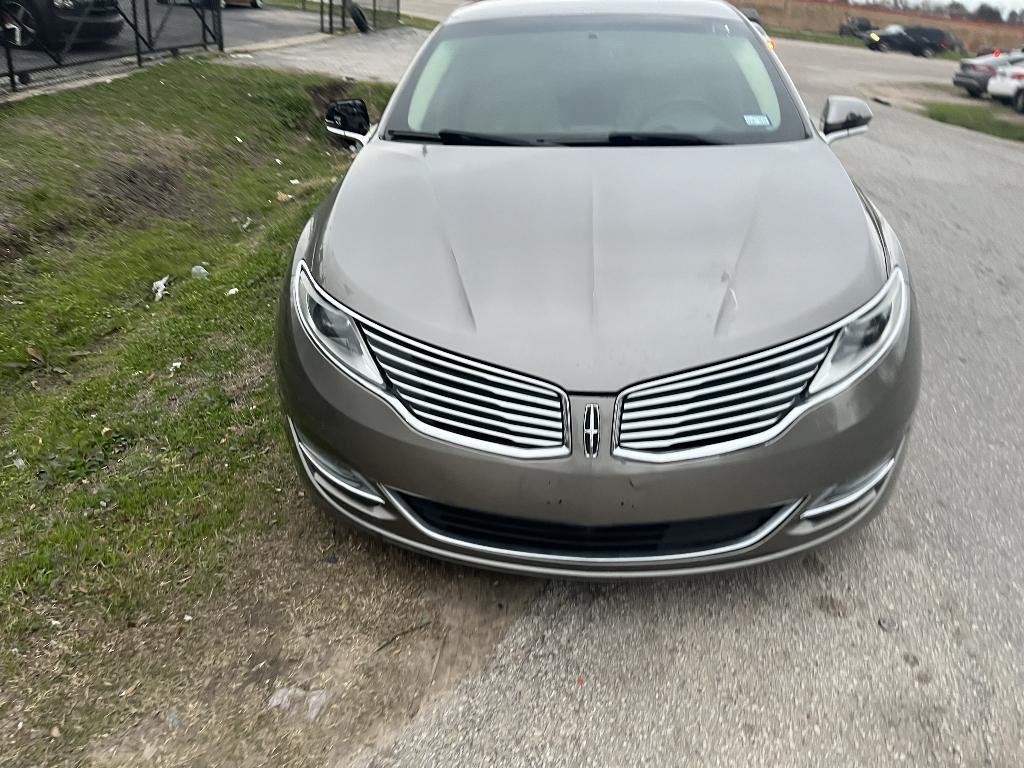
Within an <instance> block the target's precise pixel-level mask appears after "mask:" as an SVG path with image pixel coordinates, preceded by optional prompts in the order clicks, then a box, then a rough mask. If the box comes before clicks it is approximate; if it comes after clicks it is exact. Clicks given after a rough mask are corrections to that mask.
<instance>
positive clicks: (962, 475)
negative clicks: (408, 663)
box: [369, 41, 1024, 766]
mask: <svg viewBox="0 0 1024 768" xmlns="http://www.w3.org/2000/svg"><path fill="white" fill-rule="evenodd" d="M778 52H779V55H780V56H781V58H782V59H783V61H784V62H785V63H786V64H787V66H788V67H789V69H790V72H791V74H792V76H793V78H794V80H795V81H796V83H797V86H798V87H799V88H800V90H801V92H802V93H803V95H804V97H805V98H806V100H807V102H808V105H809V106H810V107H811V109H812V111H814V112H817V111H818V110H819V109H820V108H821V105H822V104H823V102H824V97H825V96H826V95H827V94H828V93H831V92H843V91H846V92H850V91H851V90H855V89H856V88H857V86H863V85H868V84H870V83H871V82H873V81H875V80H878V79H907V80H911V79H935V80H939V79H943V80H945V79H947V78H948V77H949V75H950V73H951V71H952V68H953V66H954V65H953V64H951V63H949V62H935V61H931V62H926V61H919V60H915V59H912V58H911V57H900V56H897V55H894V54H892V55H888V56H882V55H879V54H872V53H870V52H868V51H860V50H858V49H849V50H847V49H839V48H834V47H828V46H821V45H815V44H805V43H796V42H789V41H781V42H780V43H779V48H778ZM875 109H876V119H875V123H874V125H873V126H872V128H871V130H870V132H869V133H868V135H867V136H865V137H860V138H857V139H855V140H851V141H847V142H841V143H839V144H837V145H836V152H837V153H838V154H839V155H840V156H841V158H842V159H843V161H844V162H845V163H846V165H847V167H848V168H849V170H850V172H851V174H852V175H853V176H854V178H855V179H856V180H857V181H858V182H860V183H861V184H862V186H863V187H864V188H865V189H866V190H867V192H868V193H869V194H870V195H871V196H872V197H873V198H874V199H875V201H876V202H877V203H878V205H879V206H880V207H881V209H882V210H883V212H885V214H886V215H887V216H888V217H889V219H890V221H891V222H892V223H893V225H894V226H895V227H896V228H897V230H898V231H899V232H900V233H901V237H902V239H903V244H904V247H905V249H906V250H907V252H908V253H909V254H910V258H911V265H912V269H913V281H914V285H915V288H916V290H917V295H918V301H919V304H920V313H921V320H922V327H923V332H924V341H925V348H924V390H923V393H922V400H921V404H920V407H919V411H918V418H917V424H916V430H915V432H914V435H913V437H912V440H911V445H910V448H909V456H908V462H907V466H906V468H905V471H904V474H903V477H902V479H901V482H900V485H899V487H898V489H897V491H896V493H895V494H894V496H893V499H892V501H891V503H890V506H889V509H888V510H887V512H886V513H885V514H883V515H882V516H881V517H880V518H878V519H877V520H876V521H875V522H874V523H873V524H872V525H870V526H869V527H867V528H866V529H864V530H863V531H862V532H861V533H859V534H857V535H855V536H853V537H852V538H850V539H848V540H845V541H843V542H841V543H838V544H837V545H835V546H833V547H831V548H828V549H825V550H823V551H821V552H819V553H817V554H814V555H810V556H807V557H804V558H802V559H799V560H794V561H790V562H786V563H782V564H778V565H774V566H768V567H763V568H759V569H756V570H752V571H748V572H744V573H740V574H736V575H728V576H723V577H714V578H710V577H709V578H698V579H690V580H682V581H676V582H662V583H652V584H627V585H601V586H592V585H582V584H572V583H570V584H552V585H549V589H547V590H545V592H544V593H543V594H542V595H541V596H540V597H539V598H537V600H536V601H535V602H534V603H533V605H532V607H531V609H530V610H529V611H528V612H527V614H526V615H525V616H524V617H522V618H521V619H519V620H517V621H516V622H514V623H513V624H512V626H511V627H510V629H509V631H508V632H507V634H506V635H505V637H504V639H503V640H502V641H501V642H500V644H498V645H497V646H496V648H495V649H494V652H493V654H492V655H491V660H490V662H489V663H487V664H486V665H485V666H484V667H483V668H482V669H481V670H480V671H479V672H476V673H473V674H471V675H469V676H467V677H465V678H463V679H462V680H461V682H460V683H458V684H457V685H456V686H455V687H454V688H453V689H451V690H450V691H449V692H448V693H447V694H446V695H444V696H443V697H441V698H439V699H438V700H437V701H436V702H435V704H434V705H433V706H431V707H429V708H427V709H425V710H424V711H422V712H421V713H420V715H419V716H418V717H417V718H416V719H415V720H414V721H412V722H411V723H410V724H409V725H408V726H407V727H405V728H404V729H403V730H401V731H399V732H396V733H394V734H392V737H391V741H392V746H391V747H390V749H389V750H388V751H386V753H384V754H380V755H377V756H375V757H374V758H373V759H372V760H370V761H369V764H372V765H376V766H421V765H474V766H483V765H502V766H527V765H529V766H533V765H540V764H543V765H550V766H562V765H564V766H580V765H679V764H686V763H694V764H701V765H705V764H706V765H735V766H750V765H787V766H820V765H826V764H829V765H890V764H893V763H896V762H905V763H907V764H911V765H918V766H921V765H969V766H981V765H994V766H1016V765H1021V764H1022V763H1024V694H1022V693H1021V691H1022V690H1024V675H1022V670H1021V662H1020V657H1021V652H1022V650H1024V622H1022V612H1021V606H1022V605H1024V599H1022V598H1024V594H1022V581H1024V578H1022V574H1024V557H1022V554H1021V552H1022V551H1024V534H1022V533H1021V528H1020V526H1019V525H1018V524H1017V522H1018V519H1019V508H1020V501H1019V500H1020V498H1021V497H1022V495H1024V483H1022V480H1021V471H1020V470H1021V467H1022V466H1024V448H1022V441H1021V440H1020V433H1021V430H1022V426H1024V423H1022V422H1024V419H1022V416H1021V408H1020V404H1021V386H1020V383H1019V378H1018V374H1017V371H1018V369H1019V368H1020V367H1021V365H1022V364H1024V347H1022V343H1021V338H1022V332H1024V327H1022V326H1024V321H1022V318H1021V314H1020V311H1019V308H1020V304H1021V295H1022V292H1024V262H1022V257H1021V256H1020V235H1021V231H1022V226H1021V217H1020V202H1019V201H1020V200H1021V199H1022V196H1024V153H1022V152H1021V151H1020V148H1019V147H1018V146H1015V145H1013V144H1011V143H1009V142H1003V141H1000V140H997V139H992V138H989V137H986V136H982V135H977V134H972V133H969V132H967V131H964V130H962V129H958V128H954V127H949V126H945V125H942V124H939V123H935V122H932V121H930V120H928V119H926V118H923V117H919V116H917V115H913V114H909V113H905V112H901V111H898V110H895V109H890V108H886V107H884V106H880V105H876V107H875Z"/></svg>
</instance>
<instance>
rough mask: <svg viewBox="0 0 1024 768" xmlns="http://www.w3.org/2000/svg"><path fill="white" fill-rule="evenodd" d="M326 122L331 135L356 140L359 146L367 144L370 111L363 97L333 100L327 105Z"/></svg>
mask: <svg viewBox="0 0 1024 768" xmlns="http://www.w3.org/2000/svg"><path fill="white" fill-rule="evenodd" d="M324 124H325V125H326V126H327V131H328V133H330V134H331V135H333V136H338V137H339V138H342V139H345V140H347V141H351V142H355V143H356V144H358V145H359V146H363V145H365V144H366V135H367V134H368V133H369V132H370V113H369V112H368V111H367V109H366V102H365V101H363V100H362V99H345V100H344V101H332V102H331V103H330V104H328V105H327V116H326V117H325V118H324Z"/></svg>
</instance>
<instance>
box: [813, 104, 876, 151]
mask: <svg viewBox="0 0 1024 768" xmlns="http://www.w3.org/2000/svg"><path fill="white" fill-rule="evenodd" d="M872 117H874V115H873V114H872V113H871V107H869V106H868V105H867V104H866V103H865V102H863V101H861V100H860V99H855V98H853V97H851V96H829V97H828V99H827V100H826V101H825V109H824V110H823V111H822V113H821V133H822V135H823V136H824V137H825V141H827V142H828V143H829V144H831V143H832V142H833V141H835V140H836V139H845V138H847V137H849V136H856V135H857V134H858V133H864V132H865V131H866V130H867V129H868V123H870V122H871V118H872Z"/></svg>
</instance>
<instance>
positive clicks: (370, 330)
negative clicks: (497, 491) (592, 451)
mask: <svg viewBox="0 0 1024 768" xmlns="http://www.w3.org/2000/svg"><path fill="white" fill-rule="evenodd" d="M361 327H362V331H363V334H364V337H365V339H366V342H367V344H368V345H369V347H370V350H371V351H372V352H373V356H374V358H375V359H376V361H377V364H378V366H380V369H381V371H382V372H383V373H384V375H385V376H386V377H387V379H388V383H389V384H390V385H391V388H392V390H393V391H394V393H395V395H396V396H397V398H398V399H399V400H400V401H401V403H402V405H404V406H405V407H406V408H407V409H408V411H409V415H411V416H412V417H413V419H410V421H411V423H412V424H413V426H414V427H417V428H418V429H419V430H420V431H421V432H425V433H427V434H431V435H434V436H436V437H441V438H443V439H447V440H451V441H453V442H456V443H460V444H463V445H468V446H470V447H475V448H481V449H483V450H491V451H496V452H499V453H505V454H508V455H514V456H523V457H536V458H541V457H545V456H558V455H564V454H566V453H568V441H567V439H566V435H567V434H568V429H567V428H566V423H565V419H566V416H567V413H568V407H567V406H566V396H565V394H564V393H563V392H562V391H561V390H559V389H557V388H556V387H554V386H552V385H550V384H547V383H545V382H543V381H538V380H536V379H532V378H529V377H527V376H523V375H521V374H518V373H514V372H512V371H507V370H504V369H501V368H495V367H493V366H490V365H485V364H484V363H478V362H476V361H474V360H469V359H467V358H465V357H461V356H459V355H455V354H452V353H451V352H445V351H444V350H441V349H437V348H436V347H431V346H428V345H426V344H423V343H421V342H418V341H413V340H412V339H409V338H406V337H404V336H400V335H398V334H396V333H394V332H392V331H389V330H386V329H384V328H381V327H379V326H376V325H369V324H367V323H365V322H364V323H362V325H361ZM417 422H418V423H417Z"/></svg>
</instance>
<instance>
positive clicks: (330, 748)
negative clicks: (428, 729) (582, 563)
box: [87, 492, 542, 767]
mask: <svg viewBox="0 0 1024 768" xmlns="http://www.w3.org/2000/svg"><path fill="white" fill-rule="evenodd" d="M303 493H304V492H303ZM275 507H277V508H278V509H279V510H280V513H281V516H282V517H281V520H280V528H279V529H278V530H277V532H276V533H274V534H272V535H269V536H268V535H263V536H254V537H252V538H251V539H250V540H249V541H247V542H245V543H244V545H243V546H241V547H240V548H239V550H238V553H237V559H236V561H235V562H234V564H233V565H232V567H230V568H229V571H228V576H227V583H226V584H225V585H224V588H223V589H220V590H218V594H220V595H222V597H221V598H219V599H213V600H208V601H205V602H202V603H197V604H194V605H187V604H186V605H181V606H177V607H175V608H174V609H172V610H173V611H174V613H175V614H176V615H170V616H168V617H167V618H166V619H165V620H164V621H161V622H159V623H154V624H153V625H146V626H140V627H137V628H135V629H130V630H125V632H124V633H122V634H121V636H119V637H116V638H112V639H111V640H110V644H111V646H112V647H116V648H118V649H119V653H120V654H121V658H120V660H119V663H118V664H117V665H116V669H117V674H118V675H119V676H120V679H118V682H117V683H116V685H113V686H112V688H111V689H110V693H108V694H107V696H108V698H109V699H110V700H112V704H111V705H112V706H115V707H117V706H118V705H121V708H124V705H125V704H126V703H129V704H131V706H130V707H128V709H127V711H125V712H124V713H123V716H122V718H121V719H122V721H123V722H125V723H126V724H125V726H124V727H122V728H117V729H113V730H112V731H111V732H110V733H109V734H108V735H106V736H102V737H97V738H94V739H93V740H92V741H91V743H90V744H89V746H88V749H87V756H88V762H89V763H90V764H92V765H95V766H104V767H107V766H125V765H133V766H136V765H141V766H149V765H262V764H273V765H275V766H288V765H306V764H308V763H309V760H310V756H312V755H316V756H317V759H318V760H321V761H322V762H324V763H326V764H329V765H339V766H341V765H349V764H352V763H353V761H360V762H361V761H362V759H363V758H365V757H366V756H368V755H372V754H374V753H375V752H376V751H377V750H379V749H380V748H381V747H383V746H384V745H386V744H387V743H389V742H390V740H391V738H392V737H393V734H395V733H396V732H398V730H399V729H400V728H401V726H402V725H403V724H404V723H405V722H407V721H408V720H409V719H410V718H412V717H413V716H414V715H415V714H416V713H417V712H418V711H419V709H420V708H421V707H422V706H423V705H424V703H425V702H427V701H429V700H430V699H431V698H432V697H434V696H436V695H438V694H440V693H441V692H443V691H444V690H446V689H447V688H449V687H450V686H452V685H453V684H454V683H455V682H456V681H457V680H458V679H459V678H460V677H462V676H463V675H465V674H466V673H467V672H469V671H471V670H473V669H475V668H477V667H479V666H480V665H481V664H483V663H484V662H485V661H486V659H487V657H488V655H489V653H490V650H491V648H493V646H494V644H495V643H496V642H497V641H498V640H499V639H500V637H501V636H502V635H503V633H504V631H505V629H506V627H507V626H508V623H509V622H510V621H511V620H512V619H514V618H515V617H516V616H518V615H520V614H521V613H522V611H523V610H525V608H526V606H527V605H528V603H529V601H530V600H531V598H532V597H533V596H534V595H535V594H536V593H537V592H538V591H539V589H540V588H541V586H542V582H539V581H535V580H526V579H516V578H512V577H504V576H494V575H492V574H488V573H484V572H479V571H472V570H468V569H465V568H461V567H458V566H452V565H447V564H443V563H438V562H434V561H431V560H427V559H424V558H421V557H419V556H416V555H412V554H409V553H406V552H404V551H401V550H398V549H396V548H394V547H391V546H389V545H386V544H384V543H382V542H379V541H377V540H375V539H371V538H369V537H367V536H364V535H363V534H360V533H356V532H341V533H338V532H334V533H332V527H331V526H330V525H329V523H328V522H327V521H326V520H325V519H324V516H323V514H322V513H320V512H319V511H318V510H317V509H315V508H313V507H312V506H311V505H310V504H309V503H308V501H307V499H306V498H305V496H304V495H303V496H299V495H298V494H297V493H295V494H291V495H289V496H288V497H287V498H282V499H280V500H277V503H276V504H275Z"/></svg>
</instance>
